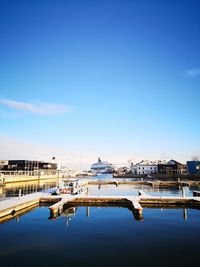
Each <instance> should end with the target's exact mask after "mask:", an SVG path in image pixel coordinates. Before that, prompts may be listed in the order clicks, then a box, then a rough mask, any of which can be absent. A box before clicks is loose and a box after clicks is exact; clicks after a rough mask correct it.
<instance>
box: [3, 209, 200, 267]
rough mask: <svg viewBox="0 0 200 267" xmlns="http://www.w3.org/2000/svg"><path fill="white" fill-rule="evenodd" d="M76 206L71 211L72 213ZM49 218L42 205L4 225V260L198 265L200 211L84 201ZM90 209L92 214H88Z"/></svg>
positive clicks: (54, 263)
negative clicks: (139, 214)
mask: <svg viewBox="0 0 200 267" xmlns="http://www.w3.org/2000/svg"><path fill="white" fill-rule="evenodd" d="M70 212H71V213H70ZM70 212H68V215H67V211H66V212H65V213H64V214H63V215H62V216H59V217H58V218H57V219H56V220H49V219H48V217H49V210H48V208H47V207H38V208H36V209H34V210H33V211H31V212H29V213H27V214H25V215H23V216H21V217H20V218H19V220H16V219H13V220H11V221H8V222H7V223H4V224H1V225H0V236H1V243H0V259H1V266H3V267H10V266H14V265H17V266H18V265H19V266H30V267H32V266H42V265H43V266H48V267H51V266H137V265H138V266H149V264H150V265H152V266H192V265H193V264H196V265H198V263H199V240H200V211H198V210H193V209H191V210H190V209H188V210H187V211H186V212H187V220H184V216H183V214H184V211H183V209H164V210H162V209H146V208H145V209H144V211H143V217H144V219H143V221H135V219H134V217H133V214H132V213H131V211H130V210H128V209H126V208H120V207H90V208H89V209H88V208H87V207H78V208H76V210H75V209H74V212H75V214H74V215H73V214H72V213H73V209H72V210H71V211H70ZM88 215H89V216H88Z"/></svg>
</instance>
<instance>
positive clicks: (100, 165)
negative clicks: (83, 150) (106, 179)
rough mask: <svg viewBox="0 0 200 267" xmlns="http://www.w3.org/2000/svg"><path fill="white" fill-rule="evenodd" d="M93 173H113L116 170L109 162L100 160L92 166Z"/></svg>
mask: <svg viewBox="0 0 200 267" xmlns="http://www.w3.org/2000/svg"><path fill="white" fill-rule="evenodd" d="M91 171H92V172H93V173H95V174H103V173H113V171H114V168H113V166H112V164H110V163H108V162H107V161H101V159H100V158H98V162H96V163H94V164H92V166H91Z"/></svg>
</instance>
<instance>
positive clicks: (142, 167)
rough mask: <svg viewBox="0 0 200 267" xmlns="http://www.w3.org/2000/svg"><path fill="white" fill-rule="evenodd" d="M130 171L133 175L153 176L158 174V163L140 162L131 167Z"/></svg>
mask: <svg viewBox="0 0 200 267" xmlns="http://www.w3.org/2000/svg"><path fill="white" fill-rule="evenodd" d="M131 171H132V173H134V174H146V175H150V174H155V173H157V172H158V161H150V160H142V161H141V162H139V163H137V164H135V165H131Z"/></svg>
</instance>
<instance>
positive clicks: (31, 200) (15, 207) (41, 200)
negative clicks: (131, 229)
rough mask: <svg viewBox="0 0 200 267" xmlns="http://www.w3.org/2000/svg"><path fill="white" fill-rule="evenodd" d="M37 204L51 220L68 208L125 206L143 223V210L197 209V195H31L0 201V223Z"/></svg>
mask: <svg viewBox="0 0 200 267" xmlns="http://www.w3.org/2000/svg"><path fill="white" fill-rule="evenodd" d="M40 204H48V205H51V204H52V205H51V206H49V210H50V218H55V217H57V216H59V215H60V214H62V213H63V211H64V210H65V209H66V208H68V207H73V206H79V205H81V206H82V205H84V206H89V205H94V206H98V205H103V204H106V205H115V206H120V205H123V206H126V207H127V208H129V209H130V210H131V211H132V212H133V214H134V217H135V219H136V220H142V219H143V215H142V211H143V208H144V207H145V208H146V207H147V208H148V207H149V206H150V207H157V206H173V207H186V206H187V207H192V208H197V209H200V195H198V196H192V197H185V196H182V197H181V196H180V197H174V196H172V197H170V196H151V195H148V194H146V193H145V192H143V191H142V190H138V196H107V195H106V196H97V195H94V196H92V195H91V196H90V195H89V196H88V195H85V194H79V195H51V194H50V193H47V192H46V193H44V192H39V193H33V194H30V195H26V196H19V197H14V198H12V199H7V200H2V201H0V222H4V221H6V220H9V219H12V218H15V217H16V216H20V214H23V213H24V212H27V211H28V210H31V209H33V208H35V207H37V206H39V205H40Z"/></svg>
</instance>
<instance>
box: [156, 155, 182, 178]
mask: <svg viewBox="0 0 200 267" xmlns="http://www.w3.org/2000/svg"><path fill="white" fill-rule="evenodd" d="M158 173H160V174H169V175H174V174H184V173H186V166H185V164H182V163H180V162H178V161H176V160H173V159H171V160H169V161H162V162H159V163H158Z"/></svg>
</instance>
